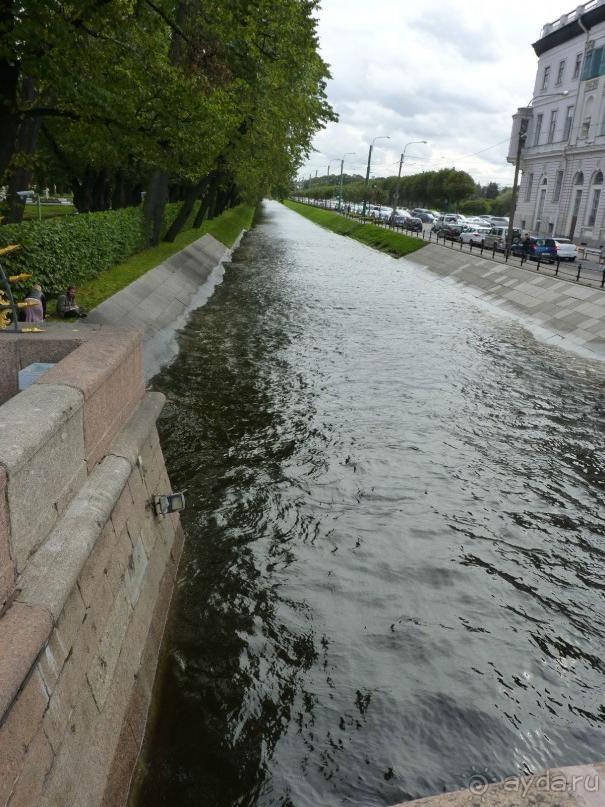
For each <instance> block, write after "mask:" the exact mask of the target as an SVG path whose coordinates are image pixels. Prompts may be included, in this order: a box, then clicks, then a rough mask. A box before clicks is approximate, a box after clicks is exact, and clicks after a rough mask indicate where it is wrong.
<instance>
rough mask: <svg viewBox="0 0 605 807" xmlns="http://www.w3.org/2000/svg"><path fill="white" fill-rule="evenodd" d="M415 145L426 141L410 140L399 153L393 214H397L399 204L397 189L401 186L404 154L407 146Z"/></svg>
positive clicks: (426, 141)
mask: <svg viewBox="0 0 605 807" xmlns="http://www.w3.org/2000/svg"><path fill="white" fill-rule="evenodd" d="M415 143H424V144H426V143H428V140H410V142H409V143H406V144H405V146H404V147H403V151H402V153H401V159H400V160H399V173H398V174H397V184H396V185H395V194H394V196H393V212H394V213H396V212H397V204H398V203H399V187H400V185H401V170H402V168H403V163H404V161H405V152H406V149H407V147H408V146H413V145H414V144H415Z"/></svg>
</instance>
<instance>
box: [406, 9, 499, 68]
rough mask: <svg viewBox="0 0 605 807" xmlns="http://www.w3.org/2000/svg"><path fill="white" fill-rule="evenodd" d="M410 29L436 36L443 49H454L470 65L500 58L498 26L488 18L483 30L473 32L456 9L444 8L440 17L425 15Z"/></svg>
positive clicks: (414, 22)
mask: <svg viewBox="0 0 605 807" xmlns="http://www.w3.org/2000/svg"><path fill="white" fill-rule="evenodd" d="M410 28H412V29H414V28H415V29H416V30H418V31H424V32H425V33H427V34H429V35H430V36H431V37H434V38H435V40H437V41H438V43H439V46H440V47H443V46H444V45H446V46H447V45H449V46H451V47H453V48H454V49H455V50H457V51H458V52H459V53H460V55H461V56H463V57H464V59H465V61H468V62H497V61H498V59H499V56H500V54H499V48H498V37H497V36H496V26H495V25H494V23H493V22H492V21H491V20H489V19H488V20H486V21H485V22H484V23H483V25H482V27H481V28H480V29H473V28H470V27H469V26H468V25H466V24H465V22H464V21H463V20H462V18H461V17H460V15H459V14H457V13H456V11H455V10H445V9H444V10H442V11H441V12H440V13H439V14H426V15H424V16H422V17H421V18H420V19H418V20H414V21H413V22H411V23H410Z"/></svg>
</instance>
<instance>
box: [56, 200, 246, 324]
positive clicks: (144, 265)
mask: <svg viewBox="0 0 605 807" xmlns="http://www.w3.org/2000/svg"><path fill="white" fill-rule="evenodd" d="M253 215H254V208H253V207H252V206H251V205H239V206H238V207H234V208H232V209H231V210H227V211H226V212H225V213H223V214H222V216H217V218H215V219H211V220H210V221H205V222H204V223H203V224H202V226H201V227H200V228H199V229H193V228H189V229H188V230H183V231H182V232H180V233H179V235H178V236H177V237H176V238H175V240H174V242H173V243H172V244H169V243H167V242H162V243H161V244H158V246H157V247H150V248H149V249H145V250H143V252H137V253H136V254H135V255H131V257H130V258H129V259H128V260H127V261H124V263H120V264H118V265H117V266H113V267H112V268H111V269H108V270H107V271H106V272H102V273H101V274H100V275H97V277H95V278H93V279H92V280H89V281H88V282H87V283H83V284H82V285H80V286H79V287H78V295H77V296H78V303H79V304H80V305H82V306H84V308H88V309H89V310H90V309H92V308H94V307H95V306H97V305H99V303H102V302H103V300H106V299H107V298H108V297H111V295H112V294H115V293H116V292H118V291H120V289H123V288H124V287H125V286H128V285H129V283H132V282H133V280H136V279H137V278H138V277H141V275H144V274H145V272H148V271H149V270H150V269H153V268H155V267H156V266H157V265H158V264H160V263H162V261H165V260H166V258H169V257H170V256H171V255H174V253H175V252H179V251H180V250H181V249H185V247H186V246H188V245H189V244H191V243H192V242H193V241H197V239H198V238H201V237H202V236H203V235H205V234H206V233H210V235H213V236H214V237H215V238H216V239H217V240H218V241H220V242H221V243H223V244H224V245H225V246H226V247H230V246H232V244H233V243H234V241H235V239H236V238H237V236H238V235H239V234H240V232H241V231H242V229H244V228H249V227H250V225H251V223H252V218H253ZM48 308H49V313H51V314H52V313H53V312H54V310H55V303H54V301H52V302H49V306H48Z"/></svg>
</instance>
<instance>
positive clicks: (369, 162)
mask: <svg viewBox="0 0 605 807" xmlns="http://www.w3.org/2000/svg"><path fill="white" fill-rule="evenodd" d="M390 139H391V138H390V135H379V136H378V137H375V138H374V139H373V140H372V142H371V143H370V149H369V151H368V167H367V170H366V181H365V188H364V192H363V208H362V211H361V215H362V217H364V216H365V214H366V206H367V203H368V184H369V182H370V168H371V166H372V152H373V151H374V143H375V142H376V141H377V140H390Z"/></svg>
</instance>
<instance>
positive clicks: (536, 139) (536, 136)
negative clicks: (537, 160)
mask: <svg viewBox="0 0 605 807" xmlns="http://www.w3.org/2000/svg"><path fill="white" fill-rule="evenodd" d="M543 118H544V115H542V114H540V115H538V116H537V118H536V131H535V132H534V146H538V145H539V144H540V135H541V134H542V120H543Z"/></svg>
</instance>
